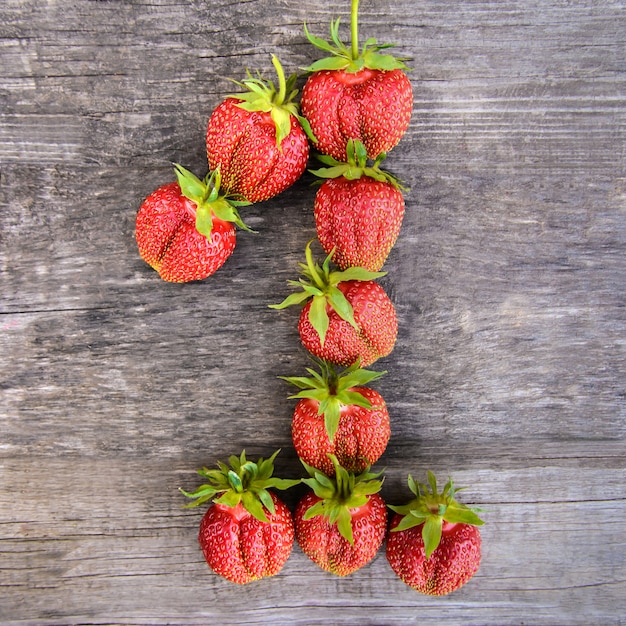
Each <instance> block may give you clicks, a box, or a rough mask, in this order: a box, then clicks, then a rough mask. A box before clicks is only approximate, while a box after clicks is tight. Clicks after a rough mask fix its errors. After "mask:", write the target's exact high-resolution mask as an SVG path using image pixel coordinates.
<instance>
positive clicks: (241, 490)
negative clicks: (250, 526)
mask: <svg viewBox="0 0 626 626" xmlns="http://www.w3.org/2000/svg"><path fill="white" fill-rule="evenodd" d="M279 452H280V451H279V450H277V451H276V452H274V454H272V456H271V457H269V458H268V459H263V458H260V459H259V460H258V461H257V462H256V463H254V462H252V461H249V460H248V459H246V452H245V450H244V451H242V452H241V455H240V456H238V457H237V456H235V455H233V456H231V457H229V459H228V462H229V464H230V466H229V465H226V464H225V463H222V462H221V461H218V463H217V465H218V468H219V469H207V468H206V467H205V468H203V469H201V470H198V474H200V476H203V477H204V478H206V479H208V483H206V484H204V485H201V486H200V487H198V488H197V489H196V490H195V491H192V492H187V491H185V490H183V489H180V492H181V493H182V494H183V495H185V496H187V497H188V498H193V499H194V502H191V503H189V504H187V505H186V507H185V508H191V507H196V506H199V505H201V504H203V503H205V502H208V501H209V500H212V501H213V502H214V503H216V504H223V505H225V506H228V507H231V508H234V507H236V506H238V505H239V504H242V505H243V507H244V508H245V509H246V511H248V512H249V513H250V514H251V515H253V516H254V517H256V518H257V519H258V520H260V521H262V522H268V521H269V520H268V518H267V515H266V513H265V511H268V512H269V513H270V514H271V515H273V514H274V512H275V507H274V501H273V500H272V496H271V495H270V492H269V491H268V489H270V488H274V489H289V488H290V487H293V486H294V485H298V484H300V482H301V481H300V480H290V479H285V478H275V477H273V476H272V474H273V472H274V459H275V458H276V455H277V454H278V453H279Z"/></svg>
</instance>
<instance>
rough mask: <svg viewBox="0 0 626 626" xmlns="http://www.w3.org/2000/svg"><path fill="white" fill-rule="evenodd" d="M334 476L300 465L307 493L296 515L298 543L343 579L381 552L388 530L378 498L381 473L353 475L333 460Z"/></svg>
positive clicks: (319, 562)
mask: <svg viewBox="0 0 626 626" xmlns="http://www.w3.org/2000/svg"><path fill="white" fill-rule="evenodd" d="M332 460H333V463H334V465H335V477H334V478H330V477H328V476H325V475H324V474H323V473H321V472H319V471H317V470H315V469H314V468H312V467H308V466H307V465H306V464H304V466H305V468H306V470H307V472H308V473H309V476H310V478H305V479H303V481H302V482H304V483H306V484H307V485H308V486H309V487H310V488H311V491H309V492H307V493H306V494H305V495H304V497H303V498H302V499H301V500H300V501H299V502H298V504H297V506H296V511H295V514H294V520H295V525H296V540H297V541H298V544H299V545H300V548H301V549H302V551H303V552H304V553H305V554H306V555H307V556H308V557H309V558H310V559H311V560H312V561H313V562H314V563H317V565H319V566H320V567H321V568H322V569H323V570H326V571H327V572H331V573H332V574H336V575H337V576H347V575H348V574H351V573H353V572H355V571H356V570H358V569H360V568H361V567H363V566H364V565H366V564H367V563H369V562H370V561H371V560H372V559H373V558H374V556H376V553H377V552H378V550H379V548H380V547H381V545H382V543H383V541H384V539H385V532H386V529H387V509H386V507H385V503H384V501H383V499H382V498H381V497H380V495H378V491H380V488H381V486H382V481H380V480H375V479H376V478H377V477H378V476H380V474H372V473H370V472H369V471H365V472H364V473H362V474H360V475H358V476H355V475H354V474H352V473H349V472H347V471H346V470H345V469H344V468H343V467H341V466H340V465H339V462H338V461H337V459H336V458H333V459H332Z"/></svg>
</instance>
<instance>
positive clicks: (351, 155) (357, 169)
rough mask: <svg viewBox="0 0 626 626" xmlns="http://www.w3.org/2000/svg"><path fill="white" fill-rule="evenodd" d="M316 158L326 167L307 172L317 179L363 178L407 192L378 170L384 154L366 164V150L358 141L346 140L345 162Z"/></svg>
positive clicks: (318, 156) (403, 187) (326, 157)
mask: <svg viewBox="0 0 626 626" xmlns="http://www.w3.org/2000/svg"><path fill="white" fill-rule="evenodd" d="M316 156H317V159H318V160H319V161H321V162H322V163H323V164H324V165H327V166H328V167H322V168H319V169H316V170H309V171H310V172H311V173H312V174H314V175H315V176H318V177H319V178H322V179H328V178H339V177H340V176H343V177H344V178H346V179H347V180H358V179H360V178H362V177H364V176H365V177H368V178H373V179H374V180H377V181H379V182H382V183H389V184H391V185H393V187H395V188H396V189H399V190H400V191H408V187H405V186H404V185H403V184H402V182H401V181H400V179H398V178H397V177H396V176H394V175H393V174H391V173H389V172H386V171H385V170H382V169H380V164H381V163H382V162H383V161H384V159H385V158H386V156H387V155H386V154H385V153H384V152H381V153H380V154H379V155H378V156H377V157H376V159H375V160H374V162H373V163H372V164H371V165H369V164H368V158H367V149H366V148H365V145H364V144H363V142H362V141H360V140H358V139H348V141H347V143H346V156H347V161H338V160H337V159H335V158H334V157H332V156H329V155H326V154H318V155H316Z"/></svg>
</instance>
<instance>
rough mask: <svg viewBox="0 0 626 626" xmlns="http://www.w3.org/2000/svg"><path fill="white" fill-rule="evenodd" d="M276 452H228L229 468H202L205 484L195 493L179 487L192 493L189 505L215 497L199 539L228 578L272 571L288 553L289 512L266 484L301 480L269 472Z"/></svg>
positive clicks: (213, 566) (290, 538)
mask: <svg viewBox="0 0 626 626" xmlns="http://www.w3.org/2000/svg"><path fill="white" fill-rule="evenodd" d="M277 454H278V451H277V452H275V453H274V454H273V455H272V456H271V457H270V458H269V459H267V460H264V459H259V460H258V462H257V463H253V462H252V461H248V460H247V459H246V455H245V451H244V452H242V453H241V455H240V456H239V457H237V456H231V457H230V459H229V462H230V468H229V467H228V466H227V465H226V464H224V463H218V466H219V469H216V470H209V469H206V468H204V469H202V470H200V471H199V472H198V473H199V474H200V475H201V476H204V477H205V478H208V479H209V483H208V484H206V485H202V486H200V487H199V488H198V489H196V491H194V492H193V493H188V492H186V491H183V490H182V489H181V492H182V493H183V494H184V495H186V496H188V497H190V498H196V501H195V502H192V503H191V504H189V505H187V506H189V507H192V506H198V505H200V504H202V503H204V502H207V501H208V500H213V502H214V504H213V505H212V506H211V507H210V508H209V510H208V511H207V512H206V513H205V515H204V517H203V518H202V522H201V523H200V532H199V534H198V541H199V543H200V547H201V548H202V552H203V553H204V557H205V559H206V561H207V563H208V564H209V567H210V568H211V569H212V570H213V571H214V572H215V573H216V574H219V575H220V576H223V577H224V578H226V579H227V580H230V581H232V582H235V583H240V584H244V583H249V582H251V581H253V580H258V579H260V578H265V577H268V576H274V575H275V574H277V573H278V572H279V571H280V570H281V569H282V567H283V565H284V564H285V562H286V561H287V559H288V558H289V555H290V554H291V549H292V546H293V539H294V524H293V518H292V516H291V512H290V511H289V509H288V508H287V506H286V505H285V504H284V503H283V502H281V501H280V500H279V499H278V498H277V497H276V495H275V494H274V493H271V492H269V491H268V489H269V488H272V487H273V488H276V489H288V488H289V487H291V486H293V485H296V484H298V483H299V482H300V481H299V480H285V479H279V478H272V472H273V471H274V459H275V458H276V455H277Z"/></svg>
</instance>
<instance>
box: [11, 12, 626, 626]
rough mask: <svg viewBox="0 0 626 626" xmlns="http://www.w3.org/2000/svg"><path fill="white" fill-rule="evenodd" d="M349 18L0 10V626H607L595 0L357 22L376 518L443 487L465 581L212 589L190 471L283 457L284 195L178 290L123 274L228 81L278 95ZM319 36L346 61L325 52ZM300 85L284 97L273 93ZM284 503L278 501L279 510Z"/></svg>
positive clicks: (334, 581)
mask: <svg viewBox="0 0 626 626" xmlns="http://www.w3.org/2000/svg"><path fill="white" fill-rule="evenodd" d="M347 5H348V3H347V2H346V3H345V5H344V6H337V5H336V3H331V2H330V1H327V0H323V1H322V2H319V3H316V4H314V5H312V4H302V3H299V2H294V1H292V0H281V1H280V2H269V0H249V1H246V2H229V1H218V2H210V3H209V2H203V1H200V0H188V1H183V0H176V1H167V2H165V1H164V0H151V1H143V0H133V1H132V2H122V1H119V0H109V1H89V0H67V1H64V2H55V1H54V0H26V1H18V0H5V1H4V2H3V3H2V6H0V207H1V211H0V288H1V293H2V303H1V305H0V331H1V332H0V351H1V352H0V354H1V355H2V358H1V359H0V434H1V438H0V622H1V623H3V624H45V625H49V624H78V623H83V624H87V623H88V624H110V623H120V624H207V623H217V624H274V625H275V624H298V625H303V626H304V625H306V626H309V625H311V626H313V625H315V624H337V625H347V624H371V625H378V626H387V625H389V626H390V625H405V624H406V625H409V624H418V623H419V624H422V623H433V624H434V623H442V622H445V623H446V624H463V625H466V624H481V625H482V624H492V625H494V626H502V625H507V624H540V625H557V624H559V625H561V624H571V625H578V624H580V625H587V624H603V625H605V624H607V625H621V624H623V623H624V615H626V601H625V598H626V583H625V581H626V569H625V567H624V544H625V540H626V522H625V521H624V520H625V517H626V516H625V513H626V510H625V509H626V507H625V504H624V503H625V500H626V489H625V487H624V483H625V478H626V476H625V475H624V473H625V467H626V464H625V460H626V448H625V445H624V423H625V418H626V388H625V384H624V381H625V379H626V357H625V351H624V337H625V335H626V315H625V313H624V311H625V297H624V293H626V262H625V251H626V172H625V167H624V166H625V156H626V154H625V149H624V146H625V145H626V115H625V113H624V112H625V110H626V106H625V105H626V89H625V86H626V85H625V83H626V80H625V79H626V71H625V66H624V58H625V57H626V16H625V14H624V8H623V3H622V2H620V1H617V0H616V1H613V0H606V1H604V2H602V3H596V2H593V1H592V0H581V1H580V2H569V1H567V0H557V1H555V2H551V3H546V2H541V1H539V0H529V1H528V2H524V3H521V2H518V1H516V0H503V1H502V2H498V3H493V2H487V1H480V0H473V1H464V2H462V1H461V0H439V1H437V2H435V1H434V0H433V1H428V0H424V1H413V0H394V1H393V2H391V1H390V0H379V1H378V2H373V0H361V8H360V16H361V19H360V22H361V35H362V37H363V40H364V39H365V38H366V37H368V36H375V37H377V38H378V40H379V41H385V42H386V41H395V42H397V43H398V49H397V53H398V54H400V55H402V56H408V57H410V58H411V61H410V65H411V66H412V68H413V70H412V71H411V73H410V78H411V81H412V84H413V89H414V95H415V105H414V111H413V117H412V121H411V126H410V128H409V131H408V132H407V134H406V135H405V137H404V138H403V139H402V141H401V143H400V144H399V145H398V147H397V148H395V149H394V150H393V151H392V152H391V153H390V154H389V156H388V159H387V162H386V166H387V168H388V169H390V170H391V171H393V172H394V173H395V174H396V175H398V176H400V177H401V178H402V179H403V180H404V181H406V183H407V184H408V185H409V186H410V191H409V192H408V193H407V194H406V204H407V210H406V215H405V219H404V223H403V226H402V231H401V234H400V237H399V239H398V242H397V244H396V246H395V247H394V249H393V251H392V253H391V255H390V257H389V259H388V261H387V264H386V266H385V269H386V270H387V271H388V274H387V275H386V276H385V277H384V278H382V279H381V284H382V285H383V286H384V287H385V289H386V290H387V291H388V293H389V295H390V297H391V298H392V300H393V301H394V303H395V305H396V308H397V311H398V316H399V325H400V329H399V337H398V342H397V344H396V348H395V349H394V351H393V352H392V354H391V355H390V356H389V357H387V358H385V359H382V360H381V361H380V362H379V363H377V364H376V366H375V367H376V368H377V369H378V368H380V369H385V370H387V371H388V373H387V375H386V376H385V377H383V378H382V379H380V381H377V383H376V384H375V386H376V388H377V389H378V391H380V393H381V394H383V396H384V397H385V399H386V401H387V404H388V405H389V409H390V414H391V419H392V438H391V441H390V444H389V447H388V449H387V451H386V452H385V455H384V456H383V458H382V459H381V462H380V464H379V465H380V467H381V468H382V467H385V468H386V481H385V484H384V487H383V496H384V497H385V499H386V500H388V501H389V502H390V503H400V502H402V501H403V500H405V499H407V498H408V497H409V493H408V490H407V487H406V475H407V473H408V472H411V473H412V474H413V475H414V476H416V477H418V476H423V475H424V474H425V472H426V470H427V469H428V468H430V469H433V470H434V471H436V472H437V473H438V474H439V475H440V476H446V475H448V474H451V475H452V476H453V477H454V478H455V479H456V481H457V482H459V483H460V484H465V485H469V486H470V487H469V488H468V489H467V491H466V492H464V494H465V495H464V499H465V501H466V502H468V503H471V504H475V505H477V506H481V508H483V509H485V513H484V517H485V519H486V521H487V524H486V525H485V526H484V530H483V531H482V532H483V538H484V539H483V542H484V556H483V562H482V565H481V568H480V570H479V572H478V574H477V576H476V577H475V578H474V579H473V580H472V581H471V582H470V583H468V585H466V586H465V587H464V588H462V589H461V590H459V591H458V592H456V593H454V594H452V595H450V596H448V597H446V598H440V599H434V598H426V597H423V596H420V595H418V594H417V593H416V592H414V591H412V590H411V589H409V588H408V587H407V586H405V585H404V584H403V583H402V582H400V581H399V580H398V579H397V578H396V577H395V575H394V574H393V572H392V571H391V569H390V568H389V566H388V564H387V562H386V560H385V557H384V554H383V553H382V552H381V553H380V554H379V555H378V556H377V558H376V559H375V560H374V561H373V562H372V563H371V564H369V565H368V566H366V567H365V568H363V570H361V571H359V572H357V573H356V574H354V575H352V576H350V577H348V578H346V579H340V578H336V577H333V576H331V575H329V574H326V573H324V572H322V571H321V570H319V569H318V568H317V567H316V566H315V565H313V564H312V563H311V562H310V561H309V560H308V559H307V558H306V557H305V556H304V555H303V554H302V552H301V551H300V550H299V548H298V547H295V548H294V552H293V554H292V556H291V558H290V559H289V561H288V562H287V565H286V566H285V569H284V570H283V571H282V572H281V574H280V575H279V576H277V577H276V578H275V579H271V580H266V581H262V582H260V583H255V584H252V585H249V586H246V587H243V588H240V587H238V586H233V585H231V584H229V583H227V582H225V581H223V580H221V579H219V578H218V577H217V576H215V575H213V574H211V573H210V572H209V570H208V568H207V566H206V564H205V562H204V560H203V558H202V555H201V553H200V551H199V549H198V546H197V543H196V534H197V527H198V524H199V520H200V517H201V515H202V511H201V510H191V511H190V510H184V509H182V508H181V506H182V504H184V502H183V501H184V498H183V497H182V496H181V495H180V493H179V492H178V488H179V487H184V488H193V487H194V486H196V485H197V484H198V480H199V477H198V476H197V475H196V474H195V469H197V468H198V467H201V466H202V465H209V466H213V465H214V464H215V462H216V461H217V460H218V459H223V458H225V457H227V456H228V455H229V454H232V453H238V452H239V451H240V450H241V449H242V448H246V450H247V451H248V452H249V454H250V455H251V456H255V455H267V454H269V453H271V452H272V451H273V450H275V449H277V448H279V447H280V448H281V449H282V452H281V454H280V455H279V457H278V461H277V465H278V471H279V472H280V473H282V474H283V475H285V476H292V477H296V476H301V475H302V470H301V466H300V465H299V462H298V460H297V458H296V456H295V453H294V451H293V448H292V445H291V439H290V430H289V429H290V417H291V411H292V410H293V401H291V400H288V399H287V396H288V395H289V392H290V390H289V389H288V388H287V385H286V383H284V382H283V381H281V380H279V379H278V376H280V375H299V374H301V373H302V372H303V369H304V367H306V365H307V356H306V354H305V353H304V351H303V350H302V349H301V348H300V347H299V342H298V336H297V331H296V327H295V324H296V319H297V314H298V312H297V311H295V310H294V311H291V310H287V311H283V312H277V311H273V310H270V309H269V308H268V306H267V305H268V304H270V303H273V302H277V301H279V300H281V299H282V298H283V297H284V296H285V295H286V294H287V293H288V291H289V288H288V286H287V284H286V281H287V280H288V279H291V278H294V277H295V273H296V271H297V262H298V261H300V260H301V258H302V256H303V252H304V247H305V244H306V242H307V241H308V240H309V239H311V238H312V237H314V235H315V226H314V221H313V216H312V203H313V196H314V188H312V187H311V186H310V183H311V182H312V177H311V176H310V175H309V174H307V175H305V176H304V177H303V179H302V180H300V181H299V182H298V183H297V184H296V185H295V186H294V187H292V188H291V189H289V190H287V191H286V192H285V193H283V194H281V196H279V197H278V198H275V199H273V200H271V201H268V202H266V203H262V204H258V205H254V206H251V207H249V208H247V209H245V214H244V219H245V220H246V222H247V223H249V224H250V225H251V226H252V227H253V228H254V229H255V230H257V231H258V233H257V234H250V233H246V232H239V234H238V244H237V248H236V250H235V253H234V254H233V256H232V257H231V258H230V259H229V260H228V262H227V263H226V265H225V266H224V267H223V268H222V269H220V271H219V272H218V273H216V274H215V275H214V276H213V277H211V278H210V279H208V280H206V281H203V282H200V283H193V284H187V285H170V284H167V283H164V282H162V281H160V279H159V278H158V276H157V275H156V273H155V272H154V271H152V270H151V269H150V268H149V267H148V266H147V265H146V264H145V263H143V261H142V260H141V259H140V258H139V256H138V253H137V250H136V245H135V241H134V218H135V213H136V211H137V209H138V207H139V205H140V203H141V201H142V199H143V198H144V197H145V196H146V195H147V194H148V193H150V192H151V191H152V190H153V189H154V188H156V187H157V186H158V185H160V184H163V183H164V182H168V181H169V180H172V179H173V171H172V167H171V163H172V162H179V163H182V164H183V165H185V166H186V167H188V168H190V169H192V170H193V171H195V172H196V173H197V174H199V175H203V174H204V172H205V170H206V157H205V155H204V129H205V126H206V121H207V119H208V116H209V115H210V113H211V111H212V109H213V108H214V107H215V106H217V104H218V103H219V102H220V101H221V99H222V98H223V97H225V95H227V94H228V93H231V92H232V91H233V85H232V82H230V79H241V78H243V77H244V76H245V70H246V68H250V69H251V70H252V71H256V70H259V71H262V72H263V73H265V74H268V75H269V70H270V68H271V65H270V54H272V53H275V54H277V55H278V56H279V58H280V59H281V61H282V62H283V65H284V66H285V68H286V70H287V71H288V72H291V71H296V70H297V69H298V68H300V67H303V66H306V65H307V64H309V63H311V62H312V61H313V60H315V59H316V58H319V55H318V53H317V51H316V50H315V49H314V48H312V46H310V44H308V43H307V41H306V39H305V37H304V34H303V29H302V24H303V23H304V22H305V21H306V23H307V25H308V27H309V28H310V30H312V31H313V32H315V33H316V34H319V35H326V33H327V29H328V24H329V22H330V20H331V19H333V18H335V17H337V16H338V15H339V14H341V15H342V16H344V18H343V19H344V22H347V20H348V9H349V7H348V6H347ZM346 36H347V33H346ZM302 80H303V79H301V81H300V83H299V84H300V85H301V84H302ZM301 493H302V491H301V490H299V488H297V489H295V490H292V491H291V492H288V493H287V494H286V496H285V497H286V499H287V501H288V503H289V504H290V505H292V506H293V505H294V504H295V502H296V501H297V498H298V497H299V496H300V495H301Z"/></svg>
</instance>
